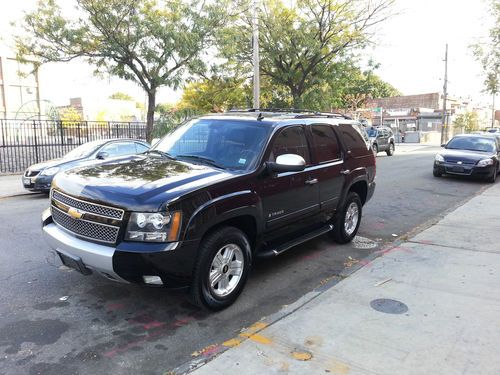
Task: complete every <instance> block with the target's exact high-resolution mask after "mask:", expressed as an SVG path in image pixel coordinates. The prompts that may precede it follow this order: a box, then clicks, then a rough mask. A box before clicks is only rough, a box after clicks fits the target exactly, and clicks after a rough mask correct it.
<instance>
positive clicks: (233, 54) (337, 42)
mask: <svg viewBox="0 0 500 375" xmlns="http://www.w3.org/2000/svg"><path fill="white" fill-rule="evenodd" d="M287 3H288V2H287ZM393 3H394V0H367V1H365V2H361V1H357V0H300V1H294V2H291V4H292V5H290V6H287V5H285V3H284V1H281V0H269V1H265V2H264V5H263V6H262V9H260V10H259V42H260V54H261V61H260V69H261V73H262V74H263V75H264V76H267V77H269V78H270V79H271V81H272V82H273V84H278V85H283V86H285V87H287V88H288V90H289V92H290V95H291V96H292V100H293V105H294V107H296V108H302V107H303V96H304V94H306V93H307V92H308V91H310V90H311V89H313V88H314V87H317V86H321V85H322V84H323V83H324V78H325V74H326V73H328V69H329V66H330V65H331V64H332V62H335V61H340V60H341V59H342V58H344V57H345V56H346V55H347V54H348V53H350V52H351V51H353V50H356V49H358V48H360V47H363V46H365V45H366V44H367V43H369V42H370V40H371V38H372V36H373V34H372V31H373V29H374V26H376V25H377V24H379V23H380V22H382V21H384V20H385V19H386V18H387V17H388V16H389V12H390V9H391V6H392V4H393ZM250 20H251V18H250V17H249V16H247V18H246V19H244V21H245V22H243V21H237V22H236V23H234V24H233V25H232V26H231V27H230V28H229V31H227V32H225V33H223V34H222V38H221V41H222V42H223V43H224V45H225V48H223V50H222V54H223V56H224V57H225V58H227V59H228V60H235V59H236V60H237V61H239V62H240V64H247V65H248V64H250V63H251V48H250V45H251V41H250V40H249V38H248V35H251V32H250V30H251V22H250Z"/></svg>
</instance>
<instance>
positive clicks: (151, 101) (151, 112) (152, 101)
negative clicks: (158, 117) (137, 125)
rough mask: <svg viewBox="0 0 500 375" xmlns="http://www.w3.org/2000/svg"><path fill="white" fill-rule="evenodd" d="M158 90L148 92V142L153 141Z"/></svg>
mask: <svg viewBox="0 0 500 375" xmlns="http://www.w3.org/2000/svg"><path fill="white" fill-rule="evenodd" d="M155 106H156V89H155V90H151V91H148V112H147V114H146V141H148V142H149V143H151V141H152V140H153V126H154V119H155Z"/></svg>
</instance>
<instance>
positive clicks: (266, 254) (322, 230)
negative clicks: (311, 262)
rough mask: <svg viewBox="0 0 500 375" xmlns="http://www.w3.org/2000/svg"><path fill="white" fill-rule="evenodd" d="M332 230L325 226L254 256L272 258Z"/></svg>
mask: <svg viewBox="0 0 500 375" xmlns="http://www.w3.org/2000/svg"><path fill="white" fill-rule="evenodd" d="M332 229H333V225H332V224H328V225H325V226H324V227H322V228H319V229H316V230H315V231H312V232H309V233H307V234H305V235H303V236H300V237H297V238H295V239H293V240H291V241H288V242H285V243H284V244H282V245H280V246H278V247H276V248H274V249H269V250H264V251H262V252H259V253H257V254H256V256H257V257H258V258H274V257H276V256H278V255H280V254H282V253H284V252H285V251H287V250H289V249H291V248H292V247H294V246H297V245H300V244H301V243H304V242H306V241H309V240H312V239H313V238H315V237H318V236H321V235H322V234H325V233H327V232H329V231H331V230H332Z"/></svg>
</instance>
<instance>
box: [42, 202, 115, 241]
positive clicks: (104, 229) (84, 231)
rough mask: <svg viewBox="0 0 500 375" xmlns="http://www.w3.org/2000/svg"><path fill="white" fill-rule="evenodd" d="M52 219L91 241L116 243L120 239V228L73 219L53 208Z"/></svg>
mask: <svg viewBox="0 0 500 375" xmlns="http://www.w3.org/2000/svg"><path fill="white" fill-rule="evenodd" d="M52 219H53V220H54V222H55V223H56V224H59V225H60V226H62V227H63V228H65V229H67V230H69V231H70V232H73V233H75V234H77V235H78V236H81V237H85V238H88V239H91V240H95V241H99V242H106V243H115V242H116V239H117V238H118V232H119V231H120V228H119V227H115V226H112V225H106V224H99V223H95V222H91V221H87V220H82V219H73V218H72V217H71V216H69V215H68V214H66V213H65V212H63V211H61V210H60V209H58V208H56V207H54V206H52Z"/></svg>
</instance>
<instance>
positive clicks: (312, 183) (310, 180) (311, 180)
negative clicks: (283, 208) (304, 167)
mask: <svg viewBox="0 0 500 375" xmlns="http://www.w3.org/2000/svg"><path fill="white" fill-rule="evenodd" d="M317 183H318V179H317V178H310V179H309V180H306V184H307V185H314V184H317Z"/></svg>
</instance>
